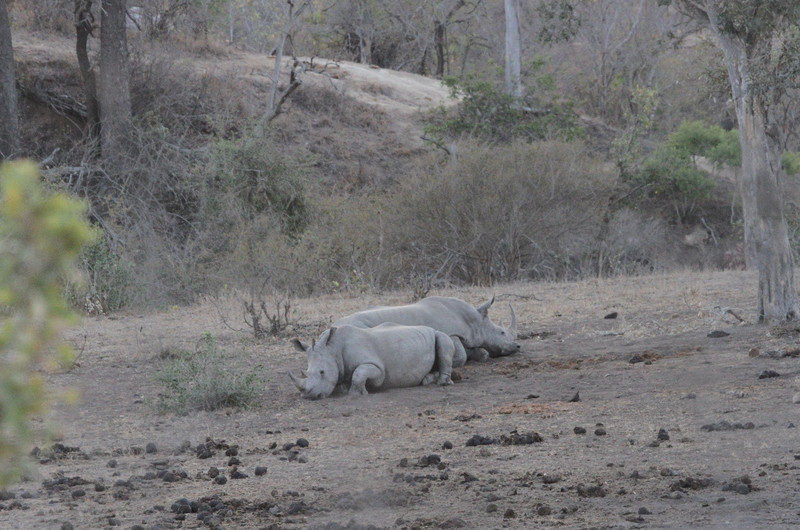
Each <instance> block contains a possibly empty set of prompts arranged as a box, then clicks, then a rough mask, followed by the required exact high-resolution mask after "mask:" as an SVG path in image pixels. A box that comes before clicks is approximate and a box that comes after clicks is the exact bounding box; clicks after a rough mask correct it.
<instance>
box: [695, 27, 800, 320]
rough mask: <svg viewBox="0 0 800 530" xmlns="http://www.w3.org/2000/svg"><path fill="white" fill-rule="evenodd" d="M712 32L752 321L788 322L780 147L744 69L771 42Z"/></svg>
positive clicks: (790, 293) (790, 268) (791, 297)
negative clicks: (732, 128)
mask: <svg viewBox="0 0 800 530" xmlns="http://www.w3.org/2000/svg"><path fill="white" fill-rule="evenodd" d="M709 15H710V17H709V18H710V20H711V22H712V24H711V27H712V28H718V27H719V25H718V23H716V20H715V18H716V17H715V16H714V15H715V13H714V12H710V13H709ZM715 31H716V30H715ZM716 33H717V37H718V38H719V41H720V46H721V48H722V51H723V55H724V57H725V64H726V67H727V69H728V76H729V78H730V82H731V89H732V95H733V101H734V105H735V107H736V115H737V118H738V120H739V142H740V144H741V148H742V171H741V173H740V175H741V177H740V182H739V191H740V193H741V196H742V210H743V215H744V237H745V259H746V264H747V267H748V268H756V269H757V270H758V318H759V321H762V322H770V321H783V320H794V319H796V318H798V316H800V313H798V311H799V309H800V306H799V303H800V302H798V296H797V291H796V290H795V287H794V258H793V256H792V249H791V246H790V244H789V229H788V225H787V223H786V217H785V215H784V203H783V197H784V193H783V184H782V179H781V176H782V175H781V174H782V169H781V157H780V149H779V146H778V139H777V137H775V135H773V134H771V133H770V130H769V121H768V120H769V102H768V101H767V100H766V97H767V95H766V94H764V93H763V92H762V91H759V90H753V87H752V84H751V79H752V75H751V74H752V72H751V70H750V69H751V68H752V66H753V65H754V64H756V61H757V60H759V59H758V58H759V57H768V56H769V55H768V50H769V47H770V46H771V40H770V39H764V40H763V41H762V42H760V43H756V44H753V43H750V44H746V43H744V42H742V40H740V39H738V38H736V37H734V36H729V35H725V34H721V33H720V32H719V31H716Z"/></svg>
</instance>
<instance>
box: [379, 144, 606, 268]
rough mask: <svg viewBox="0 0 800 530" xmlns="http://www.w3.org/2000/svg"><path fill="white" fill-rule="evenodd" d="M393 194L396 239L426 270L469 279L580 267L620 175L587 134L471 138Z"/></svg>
mask: <svg viewBox="0 0 800 530" xmlns="http://www.w3.org/2000/svg"><path fill="white" fill-rule="evenodd" d="M458 153H459V155H458V157H457V158H456V159H455V160H454V161H452V162H450V163H448V164H446V165H444V166H442V167H437V166H435V165H432V166H429V167H426V168H421V170H420V171H419V172H418V173H417V174H416V175H414V176H413V177H412V178H410V179H409V180H408V181H407V182H404V183H401V184H400V185H399V186H398V187H397V189H396V190H395V192H394V194H393V196H392V208H393V210H392V211H393V213H394V215H393V218H392V219H391V220H388V221H387V223H386V225H387V226H389V227H391V233H390V234H387V236H386V237H387V239H388V240H390V241H391V245H392V246H393V247H394V248H396V249H401V250H402V252H403V253H404V254H405V255H406V256H407V259H408V260H409V261H411V262H413V263H415V267H416V268H417V269H418V274H420V273H421V274H422V275H424V276H426V277H431V276H432V277H433V279H438V278H447V279H449V280H453V281H457V282H465V283H468V284H490V283H493V282H495V281H498V280H504V281H507V280H513V279H518V278H565V277H574V276H580V275H581V271H580V270H578V268H577V266H576V264H578V263H579V260H580V258H581V254H582V253H583V252H585V249H586V248H588V247H590V245H591V243H592V242H593V241H594V240H595V239H596V238H597V236H598V232H599V226H600V224H601V221H602V218H603V215H604V213H605V210H606V208H607V204H608V196H609V194H610V190H611V188H612V186H613V184H614V178H613V176H612V174H611V172H610V171H609V170H608V169H606V168H604V167H603V166H601V164H600V163H599V162H598V161H597V160H595V159H593V158H591V157H590V156H589V155H587V154H586V152H585V150H584V148H583V147H582V146H581V145H580V144H577V143H560V142H541V143H534V144H528V143H524V142H517V143H513V144H510V145H507V146H489V145H480V144H474V143H462V144H461V145H459V146H458Z"/></svg>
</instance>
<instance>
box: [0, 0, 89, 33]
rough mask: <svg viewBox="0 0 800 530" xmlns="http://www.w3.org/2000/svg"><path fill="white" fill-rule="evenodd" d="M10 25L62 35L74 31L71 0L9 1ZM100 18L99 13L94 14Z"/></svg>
mask: <svg viewBox="0 0 800 530" xmlns="http://www.w3.org/2000/svg"><path fill="white" fill-rule="evenodd" d="M98 3H99V2H98ZM8 7H9V9H8V11H9V16H10V18H11V20H12V21H13V22H12V26H19V27H23V28H28V29H33V30H36V31H46V30H53V31H56V32H58V33H61V34H64V35H73V34H74V33H75V21H74V16H73V13H72V11H73V9H74V8H75V6H74V4H73V2H64V1H63V0H24V1H19V0H18V1H16V2H13V1H12V2H10V3H9V6H8ZM96 17H97V20H98V22H99V20H100V14H99V13H97V14H96Z"/></svg>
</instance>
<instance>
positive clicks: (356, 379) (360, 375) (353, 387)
mask: <svg viewBox="0 0 800 530" xmlns="http://www.w3.org/2000/svg"><path fill="white" fill-rule="evenodd" d="M383 379H384V373H383V370H381V369H380V368H378V367H377V366H375V365H374V364H360V365H359V366H358V368H356V369H355V370H354V371H353V382H352V383H351V384H350V394H362V395H363V394H369V392H367V381H371V382H372V384H373V385H374V386H376V387H377V386H381V385H382V384H383Z"/></svg>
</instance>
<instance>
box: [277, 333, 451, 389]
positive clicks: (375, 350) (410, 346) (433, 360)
mask: <svg viewBox="0 0 800 530" xmlns="http://www.w3.org/2000/svg"><path fill="white" fill-rule="evenodd" d="M292 344H293V345H294V347H295V349H297V350H299V351H304V352H306V353H307V354H308V370H307V371H306V373H305V374H304V377H297V376H295V375H294V374H293V373H292V371H291V370H289V377H290V378H291V379H292V381H293V382H294V384H295V385H297V388H299V389H300V392H301V394H302V396H303V397H304V398H308V399H319V398H323V397H328V396H330V395H331V393H333V391H334V390H335V388H336V386H337V385H339V384H347V383H348V382H349V383H350V393H351V394H367V393H368V392H367V386H369V387H370V389H372V390H377V389H384V388H398V387H409V386H416V385H420V384H429V383H432V382H433V381H434V380H436V381H437V383H438V384H439V385H452V384H453V381H452V379H450V374H451V371H452V364H453V354H454V352H455V346H454V344H453V340H452V339H451V338H450V336H449V335H447V334H446V333H442V332H441V331H436V330H435V329H433V328H430V327H427V326H402V325H399V324H393V323H387V324H381V325H379V326H376V327H374V328H369V329H365V328H358V327H355V326H347V325H344V326H335V327H331V328H330V329H328V330H326V331H324V332H323V333H322V335H320V337H319V341H317V342H313V341H312V344H311V345H308V344H306V343H304V342H301V341H300V340H299V339H293V340H292ZM437 372H438V373H437Z"/></svg>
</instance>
